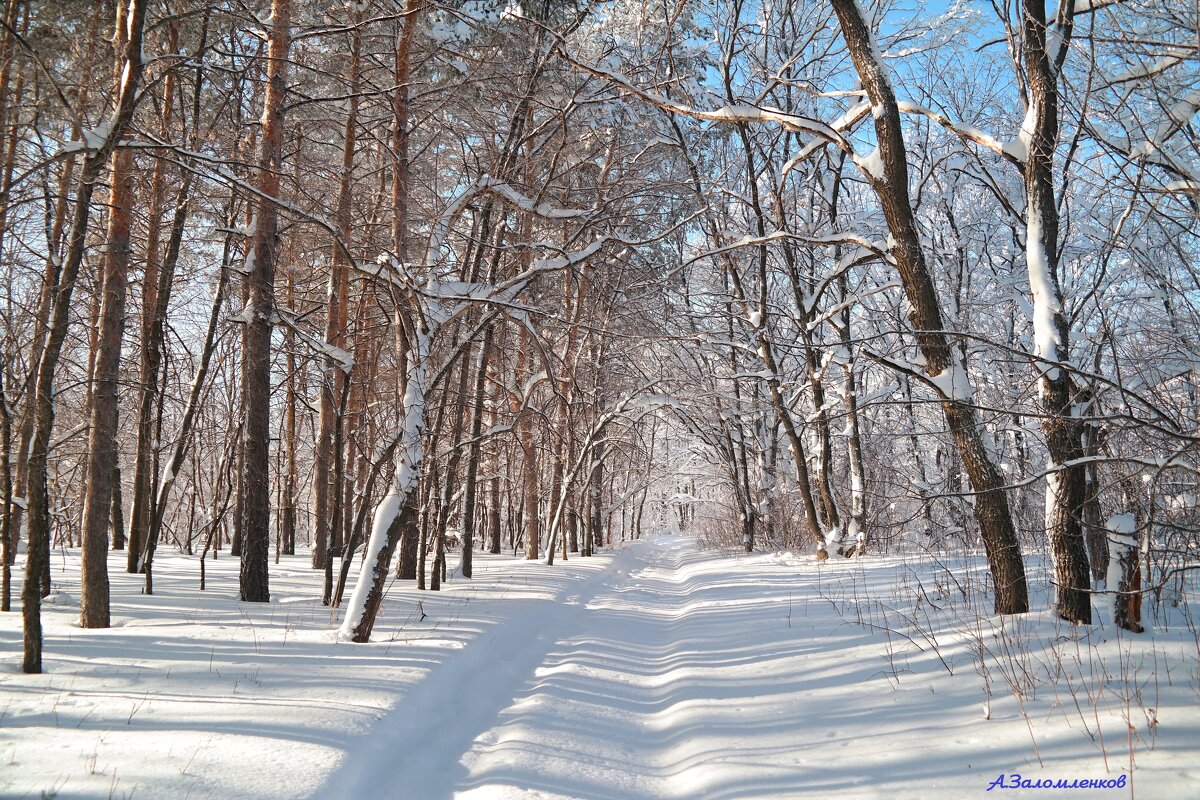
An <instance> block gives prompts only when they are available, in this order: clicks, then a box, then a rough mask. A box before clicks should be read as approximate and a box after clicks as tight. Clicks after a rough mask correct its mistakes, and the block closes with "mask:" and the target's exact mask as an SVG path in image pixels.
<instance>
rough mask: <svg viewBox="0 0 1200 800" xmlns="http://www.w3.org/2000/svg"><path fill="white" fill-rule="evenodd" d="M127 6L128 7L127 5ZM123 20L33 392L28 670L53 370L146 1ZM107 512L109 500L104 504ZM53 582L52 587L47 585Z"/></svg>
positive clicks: (43, 535)
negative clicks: (107, 101)
mask: <svg viewBox="0 0 1200 800" xmlns="http://www.w3.org/2000/svg"><path fill="white" fill-rule="evenodd" d="M122 8H124V7H122ZM118 20H119V21H122V20H124V21H125V22H124V24H125V30H126V31H127V33H128V39H127V41H126V42H125V68H124V69H123V70H122V71H121V72H120V73H119V77H118V80H117V85H116V98H117V100H116V108H115V111H114V113H113V116H112V117H111V121H112V125H111V127H110V128H109V131H108V135H107V136H106V137H104V139H103V141H102V142H100V146H99V147H98V148H97V149H96V150H93V151H91V152H90V153H89V154H88V156H87V158H86V159H85V160H84V165H83V169H82V171H81V172H80V175H79V185H78V186H77V188H76V193H75V213H74V217H73V220H72V225H71V237H70V241H69V244H68V247H67V253H66V258H65V259H64V260H63V264H62V270H61V272H60V274H59V280H58V281H57V282H56V286H55V287H54V290H53V292H54V305H53V312H52V317H51V321H50V326H49V328H48V329H47V335H46V345H45V348H44V349H43V351H42V357H41V361H40V362H39V364H38V370H37V384H36V388H35V395H34V404H33V405H34V431H33V440H32V442H31V445H30V450H29V467H28V469H29V560H28V564H27V567H26V573H25V583H24V585H23V587H22V592H21V595H22V598H21V599H22V604H23V619H24V625H25V641H24V659H23V664H22V668H23V669H24V671H25V672H27V673H39V672H41V671H42V622H41V597H42V589H43V586H42V578H41V575H42V571H43V570H46V569H48V567H49V563H50V559H49V556H50V553H49V550H50V497H49V492H48V486H47V459H48V456H49V450H50V437H51V432H52V431H53V428H54V399H53V398H54V373H55V370H56V368H57V366H58V360H59V357H60V355H61V353H62V347H63V343H64V341H65V340H66V336H67V327H68V325H69V321H70V306H71V297H72V294H73V293H74V290H75V282H76V279H77V278H78V275H79V267H80V265H81V264H82V262H83V252H84V247H85V244H86V241H87V230H88V222H89V217H90V214H91V204H92V195H93V194H94V192H95V190H96V185H97V184H98V183H99V179H100V174H101V172H102V171H103V170H104V164H105V162H107V161H108V159H109V158H110V157H111V156H112V154H113V152H114V151H115V150H116V146H117V143H118V142H119V141H120V139H121V137H122V136H123V135H124V134H125V130H126V129H127V128H128V127H129V122H130V120H131V119H132V117H133V111H134V104H135V101H136V98H137V90H138V84H139V83H140V82H141V78H142V72H143V69H144V65H143V64H142V60H141V57H142V31H143V29H144V26H145V20H146V4H145V3H144V2H140V1H139V0H129V6H128V11H127V13H126V14H119V15H118ZM104 511H105V516H107V511H108V507H107V503H106V504H105V507H104ZM46 588H49V587H46Z"/></svg>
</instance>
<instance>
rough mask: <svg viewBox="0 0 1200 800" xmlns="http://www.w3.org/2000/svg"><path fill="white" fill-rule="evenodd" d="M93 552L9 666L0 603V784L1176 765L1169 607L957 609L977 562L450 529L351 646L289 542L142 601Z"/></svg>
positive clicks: (191, 574) (567, 789) (162, 582)
mask: <svg viewBox="0 0 1200 800" xmlns="http://www.w3.org/2000/svg"><path fill="white" fill-rule="evenodd" d="M122 564H123V555H122V554H114V555H113V558H112V560H111V562H110V568H111V569H112V577H113V592H114V602H113V617H114V621H115V626H114V627H113V628H112V629H109V630H103V631H96V630H92V631H84V630H81V629H79V628H78V627H77V624H76V619H77V616H78V604H77V595H78V584H77V580H78V578H77V576H78V562H77V557H76V554H72V553H62V552H59V553H58V554H56V556H55V573H54V578H55V581H56V582H57V583H56V587H57V591H56V594H55V595H54V596H53V598H52V599H53V602H52V603H51V604H50V605H49V606H48V607H47V609H46V624H47V639H46V665H47V670H48V671H47V674H44V675H40V676H26V675H23V674H21V673H20V671H19V669H20V663H19V648H20V618H19V614H16V613H13V614H6V615H2V616H0V654H2V658H3V660H2V663H0V796H3V797H6V798H7V797H14V798H16V797H32V798H37V797H39V796H41V794H42V793H45V794H46V795H47V796H49V795H51V794H54V793H57V796H58V797H60V798H68V797H71V798H74V797H89V798H91V797H97V798H105V797H110V796H111V797H145V798H185V797H186V798H204V797H215V798H225V797H239V798H293V797H304V796H311V795H315V796H317V797H321V798H343V797H363V798H366V797H387V798H448V797H452V796H457V797H461V798H469V799H470V800H480V799H481V798H489V799H490V798H517V797H520V798H535V797H536V798H578V799H580V800H624V799H625V798H760V797H763V798H765V797H780V798H783V797H812V798H825V797H847V798H888V799H889V800H891V799H893V798H935V799H936V798H947V800H949V798H963V797H976V796H977V797H982V796H985V795H986V796H991V795H994V794H1001V795H1005V794H1008V795H1017V794H1021V795H1024V794H1028V793H1027V792H1012V791H1008V792H1004V791H1000V790H999V789H997V790H995V791H993V792H992V793H991V794H989V793H988V792H987V788H988V786H989V785H990V784H991V783H992V782H993V781H995V779H996V778H997V777H998V776H999V775H1000V774H1002V773H1003V774H1005V775H1006V776H1009V775H1011V774H1012V773H1021V774H1022V776H1024V777H1026V778H1032V779H1034V780H1037V779H1039V778H1053V779H1060V778H1065V779H1068V780H1074V779H1076V778H1086V779H1106V780H1109V779H1119V778H1120V776H1122V775H1126V776H1127V779H1126V782H1125V783H1126V786H1125V788H1124V789H1103V790H1102V789H1086V790H1079V789H1076V790H1064V791H1061V792H1055V791H1039V790H1029V791H1030V792H1036V793H1037V794H1039V795H1041V796H1051V797H1053V796H1071V797H1094V798H1102V797H1103V798H1109V797H1127V796H1142V797H1146V798H1158V797H1179V798H1184V797H1189V796H1195V791H1196V789H1195V787H1196V786H1197V785H1200V784H1198V783H1197V782H1198V781H1200V734H1197V731H1200V702H1198V701H1200V679H1198V675H1197V667H1198V665H1200V653H1198V652H1197V645H1196V637H1195V634H1194V632H1193V631H1192V630H1189V629H1188V627H1187V626H1185V625H1176V626H1173V627H1172V628H1171V629H1170V630H1166V631H1163V630H1159V631H1156V632H1155V633H1154V634H1153V635H1152V636H1151V635H1147V636H1140V637H1138V636H1132V635H1124V634H1121V635H1118V631H1117V630H1116V629H1115V628H1113V627H1112V625H1111V623H1110V622H1108V621H1107V620H1108V619H1109V616H1108V615H1106V614H1100V617H1101V619H1102V620H1103V621H1102V622H1101V624H1100V625H1097V626H1094V627H1092V628H1090V629H1083V628H1071V627H1069V626H1062V625H1060V624H1059V623H1056V622H1055V621H1054V620H1053V619H1052V618H1051V616H1050V615H1049V613H1048V612H1045V611H1041V612H1035V613H1033V614H1030V615H1028V616H1027V617H1025V618H1022V619H1014V618H1009V619H1004V620H994V619H990V618H986V617H982V618H981V617H977V616H976V615H975V614H974V609H973V608H972V607H971V606H970V604H969V602H968V599H965V598H971V597H973V596H974V595H973V593H972V589H971V587H970V586H969V584H970V583H971V582H973V581H978V580H980V579H981V578H980V575H981V573H980V566H979V561H978V559H971V558H966V557H959V558H958V559H957V560H956V561H953V562H951V563H943V562H938V561H937V560H936V559H931V558H929V557H920V558H917V557H912V558H909V559H901V558H894V557H889V558H879V557H871V558H867V559H861V560H855V561H847V560H843V559H837V558H835V559H833V560H831V561H830V562H828V563H827V564H825V565H823V566H818V565H817V564H816V562H815V561H813V560H812V559H811V558H810V557H808V556H796V555H792V554H754V555H749V556H746V555H730V554H719V553H712V552H704V551H702V550H701V549H699V548H698V547H697V545H696V543H695V542H694V541H693V540H691V539H689V538H686V537H681V536H664V537H656V538H651V539H646V540H643V541H640V542H635V543H632V544H631V545H629V546H626V547H623V548H621V549H618V550H617V551H616V552H609V553H604V554H602V555H599V556H597V557H594V558H590V559H582V558H574V557H573V558H572V559H571V560H570V561H568V562H566V563H565V564H564V563H559V564H556V565H555V566H553V567H546V566H545V565H543V564H541V563H537V562H526V561H524V560H523V559H520V558H513V557H508V556H503V557H497V556H488V555H478V554H477V555H476V559H475V571H476V578H475V579H474V580H471V581H466V580H461V579H452V580H451V581H450V582H449V584H448V585H447V586H446V588H445V590H444V591H442V592H437V593H434V592H417V591H415V590H414V589H409V588H400V586H399V585H393V586H392V587H391V589H390V591H389V594H388V596H387V597H386V598H385V601H384V612H383V615H382V616H381V618H380V621H379V624H378V625H377V626H376V629H375V639H376V641H374V642H372V643H371V644H367V645H353V644H349V643H338V642H337V641H336V629H337V625H338V622H339V619H338V618H337V617H336V616H332V617H331V615H330V613H329V610H328V609H325V608H322V607H321V605H320V603H319V600H317V599H315V598H317V597H319V581H320V576H319V574H318V573H314V572H313V571H312V570H310V569H308V568H307V557H306V556H295V557H290V558H285V559H284V562H283V563H282V564H281V565H279V566H276V567H273V568H272V596H273V598H274V599H273V601H272V602H271V603H270V604H269V605H256V604H244V603H240V602H238V601H237V600H235V599H233V598H235V597H236V580H237V570H236V561H235V560H233V559H228V558H222V559H220V560H218V561H216V562H211V561H210V562H208V586H209V588H208V590H207V591H205V592H200V591H199V590H198V588H197V577H198V576H197V562H196V560H195V559H194V558H187V557H184V556H179V555H174V554H168V553H165V552H164V553H162V554H161V555H160V557H159V559H158V561H157V564H156V570H155V573H156V588H157V590H158V594H157V595H156V596H154V597H152V598H147V597H143V596H141V595H139V594H138V590H139V587H140V580H139V579H138V578H137V577H135V576H130V575H126V574H125V573H124V572H123V571H121V566H122ZM1035 582H1036V581H1035ZM961 589H966V590H967V592H966V595H965V596H964V595H963V593H962V592H961V591H960V590H961ZM982 605H983V606H986V605H987V603H986V601H984V602H983V603H982ZM1042 605H1044V602H1043V604H1042ZM422 613H423V614H425V615H426V616H425V617H424V618H422ZM981 653H982V659H981V658H980V654H981ZM1088 676H1091V677H1088ZM1011 686H1020V687H1022V692H1021V693H1020V694H1014V693H1013V691H1012V690H1011V688H1010V687H1011ZM989 693H990V700H989ZM985 711H986V714H987V716H988V717H990V718H987V719H985ZM1131 757H1132V760H1133V764H1134V771H1133V772H1132V773H1131V770H1130V762H1131ZM1039 758H1040V763H1039ZM1130 777H1132V780H1129V778H1130Z"/></svg>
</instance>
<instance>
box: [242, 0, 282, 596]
mask: <svg viewBox="0 0 1200 800" xmlns="http://www.w3.org/2000/svg"><path fill="white" fill-rule="evenodd" d="M290 13H291V0H272V3H271V31H270V34H269V42H268V46H267V58H268V65H267V92H266V99H265V108H264V110H263V126H262V127H263V133H262V144H261V147H262V152H261V157H260V159H259V170H258V189H259V191H260V192H261V196H260V197H259V198H258V200H257V202H256V205H257V209H258V210H257V213H256V214H255V230H254V243H253V250H252V252H253V255H254V263H253V265H250V266H252V269H251V270H250V271H249V272H250V274H249V275H248V276H247V282H248V285H249V290H250V296H249V302H250V315H249V322H247V323H246V327H245V330H244V331H243V337H242V342H243V356H242V358H243V362H242V370H243V373H242V402H243V404H244V408H245V420H246V423H245V432H244V435H243V440H242V442H243V445H242V447H243V463H242V470H243V481H244V483H243V501H242V537H243V542H242V564H241V576H240V589H241V599H242V600H245V601H249V602H256V603H265V602H268V601H269V600H270V598H271V594H270V588H269V585H268V575H267V569H268V564H269V563H270V543H271V527H270V516H271V487H270V474H269V473H270V468H271V467H270V442H271V331H272V327H273V322H272V319H273V315H274V312H275V304H274V284H275V257H276V254H277V253H278V250H279V209H278V206H277V205H276V204H275V202H274V199H275V198H278V197H279V176H280V174H281V168H282V166H283V124H284V101H285V99H286V95H287V57H288V48H289V45H290V39H289V30H288V26H289V24H290V19H289V16H290Z"/></svg>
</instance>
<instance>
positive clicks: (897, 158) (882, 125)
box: [832, 0, 1029, 614]
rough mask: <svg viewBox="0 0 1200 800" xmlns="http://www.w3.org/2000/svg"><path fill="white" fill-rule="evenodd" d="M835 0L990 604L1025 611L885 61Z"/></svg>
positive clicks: (1009, 525) (1008, 526) (1008, 524)
mask: <svg viewBox="0 0 1200 800" xmlns="http://www.w3.org/2000/svg"><path fill="white" fill-rule="evenodd" d="M832 4H833V9H834V12H835V13H836V14H837V17H838V21H839V23H840V24H841V29H842V33H843V35H844V36H845V39H846V44H847V46H848V47H849V49H850V56H851V59H852V60H853V62H854V67H855V70H856V71H857V72H858V75H859V78H860V80H861V81H862V85H863V87H864V88H865V89H866V91H867V96H868V98H869V99H870V101H871V105H872V108H873V111H872V116H873V118H874V125H875V136H876V140H877V142H878V152H879V158H880V161H881V162H882V170H881V171H880V172H879V173H874V174H872V173H869V172H865V173H864V174H865V175H867V177H868V183H869V184H870V186H871V188H872V190H873V191H874V192H875V194H876V195H877V196H878V198H879V201H880V204H881V205H882V207H883V213H884V217H885V219H886V220H887V226H888V231H889V233H891V236H892V239H893V242H892V247H891V255H892V257H893V259H894V260H895V264H896V269H897V271H898V272H899V275H900V280H901V283H902V284H903V286H904V293H905V296H906V297H907V299H908V302H909V305H910V306H911V310H910V312H909V320H910V322H911V324H912V326H913V331H914V333H915V336H916V339H917V344H918V347H919V348H920V351H921V355H922V356H923V357H924V358H925V369H926V372H927V374H929V375H930V376H941V375H949V376H951V378H952V380H951V383H952V385H954V386H955V387H956V390H955V392H954V396H943V399H942V403H941V405H942V411H943V413H944V414H945V416H946V422H947V425H948V427H949V429H950V433H951V435H952V436H953V437H954V441H955V444H956V445H957V447H958V450H959V453H960V455H961V457H962V460H963V464H964V466H965V467H966V470H967V474H968V476H969V477H970V479H971V485H972V487H973V489H974V490H975V492H977V495H976V501H975V517H976V519H977V520H978V522H979V527H980V534H981V536H982V538H983V542H984V547H985V549H986V550H987V554H988V562H989V564H990V566H991V571H992V579H993V581H994V583H995V611H996V613H998V614H1023V613H1025V612H1027V611H1028V610H1029V596H1028V590H1027V588H1026V583H1025V568H1024V565H1023V563H1022V561H1021V549H1020V545H1019V544H1018V541H1017V533H1016V529H1015V528H1014V527H1013V521H1012V513H1011V511H1010V510H1009V506H1008V497H1007V495H1006V494H1005V490H1004V488H1003V486H1004V480H1003V477H1002V476H1001V474H1000V471H999V470H998V469H997V468H996V466H995V464H994V463H993V462H992V460H991V456H990V455H989V453H988V451H987V447H986V446H985V444H984V441H983V436H982V428H981V426H980V423H979V420H978V416H977V414H976V413H975V408H974V406H972V405H971V404H970V393H969V389H970V387H969V385H968V382H967V377H966V369H965V365H964V364H962V362H961V361H960V360H959V359H958V357H957V354H956V352H955V351H954V349H953V348H952V347H951V344H950V341H949V339H948V337H947V335H946V333H945V331H946V327H945V325H944V323H943V319H942V313H941V307H940V305H939V303H938V297H937V292H936V289H935V287H934V283H933V279H932V277H931V276H930V274H929V270H928V268H927V266H926V263H925V254H924V252H923V251H922V249H921V239H920V235H919V233H918V231H917V226H916V221H915V219H914V218H913V211H912V203H911V200H910V198H909V193H908V158H907V155H906V153H905V149H904V136H903V129H902V127H901V124H900V109H899V106H898V105H897V103H896V96H895V93H894V92H893V91H892V87H891V83H890V81H889V79H888V77H887V74H886V73H885V71H884V68H883V64H882V63H880V62H879V60H878V58H877V56H876V53H878V49H877V47H876V45H875V42H874V35H873V34H872V32H871V29H870V28H869V27H868V26H867V23H866V21H865V20H864V19H863V17H862V12H861V10H860V8H859V6H858V4H857V2H855V0H832Z"/></svg>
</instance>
